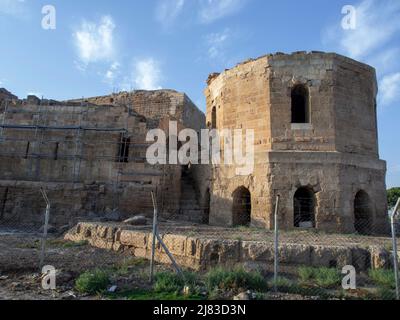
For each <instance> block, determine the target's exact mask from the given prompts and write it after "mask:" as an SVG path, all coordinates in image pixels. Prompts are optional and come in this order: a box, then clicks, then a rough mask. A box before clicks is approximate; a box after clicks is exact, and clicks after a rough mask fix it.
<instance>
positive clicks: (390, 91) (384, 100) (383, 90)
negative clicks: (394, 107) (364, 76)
mask: <svg viewBox="0 0 400 320" xmlns="http://www.w3.org/2000/svg"><path fill="white" fill-rule="evenodd" d="M379 99H380V103H381V104H382V105H388V104H390V103H392V102H394V101H395V100H397V99H400V72H397V73H393V74H389V75H386V76H384V77H383V78H382V79H381V81H380V94H379Z"/></svg>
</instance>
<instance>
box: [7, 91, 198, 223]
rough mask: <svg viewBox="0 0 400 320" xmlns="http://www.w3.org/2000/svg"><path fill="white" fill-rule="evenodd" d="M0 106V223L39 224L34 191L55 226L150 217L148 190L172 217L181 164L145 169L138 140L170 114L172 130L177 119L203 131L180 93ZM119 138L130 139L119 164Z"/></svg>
mask: <svg viewBox="0 0 400 320" xmlns="http://www.w3.org/2000/svg"><path fill="white" fill-rule="evenodd" d="M8 96H9V95H8ZM15 98H16V97H15ZM7 99H9V98H7ZM132 106H135V108H132ZM0 108H1V109H0V124H3V123H4V125H5V126H4V127H2V128H0V130H1V135H0V139H1V140H0V146H1V150H0V186H1V187H0V210H1V216H0V217H1V218H2V219H0V223H6V222H8V223H14V224H18V223H21V224H25V223H27V224H32V223H33V222H34V221H35V222H36V223H42V220H43V219H42V215H43V206H42V204H43V203H42V202H43V201H42V199H41V195H40V192H39V188H40V186H43V187H45V188H46V189H47V190H48V192H49V199H50V201H51V202H52V205H53V207H52V223H53V224H57V225H59V224H66V222H68V221H69V219H71V220H72V221H74V220H73V217H85V216H86V217H87V216H96V215H98V216H104V214H105V213H106V212H110V211H112V210H113V209H118V211H119V213H120V218H121V219H123V218H124V217H129V216H131V215H133V214H145V215H146V214H147V215H152V212H153V205H152V201H151V191H156V192H157V195H158V199H157V200H158V203H159V207H160V212H161V213H162V214H163V215H164V216H165V217H170V216H174V215H176V213H177V212H179V205H180V194H181V189H180V188H181V186H180V179H181V167H180V166H178V165H150V164H149V163H148V162H147V159H146V151H147V148H148V146H149V145H150V143H148V142H146V135H147V133H148V130H149V129H151V128H153V127H158V126H159V125H160V124H161V122H162V121H164V122H168V116H169V115H170V113H171V114H172V113H174V114H175V116H173V117H172V116H171V117H172V119H173V120H176V121H178V123H179V126H180V127H185V125H184V124H183V123H182V122H183V121H185V122H186V123H187V125H193V126H194V128H195V129H196V130H198V128H201V127H202V126H204V123H205V120H204V115H203V114H202V113H201V112H200V111H199V110H198V109H197V108H196V107H195V106H194V105H193V103H191V101H190V99H188V98H187V97H186V96H185V95H184V94H181V93H177V92H175V91H168V90H165V91H164V90H161V91H154V92H145V91H140V92H135V93H132V94H128V93H122V94H119V95H112V96H105V97H98V98H90V99H87V100H86V101H82V100H75V101H68V102H58V101H52V100H46V101H41V100H40V99H38V98H36V97H28V99H26V100H18V99H17V98H16V99H9V101H8V103H7V110H6V104H5V103H2V104H1V107H0ZM175 110H176V111H175ZM5 111H6V112H5ZM138 112H141V113H142V114H139V113H138ZM147 117H149V118H147ZM122 137H124V138H129V139H130V141H129V152H128V154H127V157H128V159H125V160H127V161H125V160H123V159H122V160H123V161H120V160H121V159H119V152H120V149H121V142H122V141H123V140H122Z"/></svg>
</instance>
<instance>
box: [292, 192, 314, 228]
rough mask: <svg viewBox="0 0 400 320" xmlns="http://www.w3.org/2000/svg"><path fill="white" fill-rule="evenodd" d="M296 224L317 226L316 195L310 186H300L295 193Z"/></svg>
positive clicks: (308, 226)
mask: <svg viewBox="0 0 400 320" xmlns="http://www.w3.org/2000/svg"><path fill="white" fill-rule="evenodd" d="M293 209H294V226H295V227H296V228H308V229H311V228H315V195H314V192H313V191H312V190H311V189H309V188H300V189H298V190H297V192H296V193H295V195H294V199H293Z"/></svg>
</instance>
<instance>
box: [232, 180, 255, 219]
mask: <svg viewBox="0 0 400 320" xmlns="http://www.w3.org/2000/svg"><path fill="white" fill-rule="evenodd" d="M232 223H233V225H234V226H247V227H248V226H250V223H251V194H250V191H249V190H248V189H247V188H245V187H240V188H238V189H236V191H235V192H234V193H233V208H232Z"/></svg>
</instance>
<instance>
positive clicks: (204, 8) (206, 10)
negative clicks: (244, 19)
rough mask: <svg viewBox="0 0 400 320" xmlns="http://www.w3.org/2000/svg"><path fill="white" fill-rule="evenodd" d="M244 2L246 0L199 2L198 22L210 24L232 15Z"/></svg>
mask: <svg viewBox="0 0 400 320" xmlns="http://www.w3.org/2000/svg"><path fill="white" fill-rule="evenodd" d="M246 2H247V0H200V12H199V17H200V21H201V22H202V23H211V22H214V21H216V20H218V19H221V18H224V17H227V16H229V15H233V14H235V13H237V12H238V11H240V9H242V8H243V6H244V5H245V3H246Z"/></svg>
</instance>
